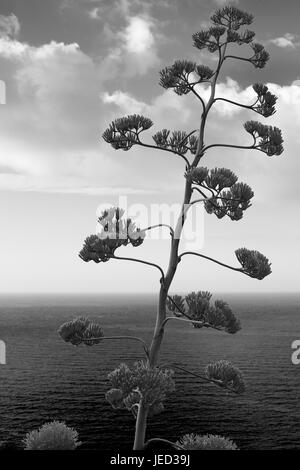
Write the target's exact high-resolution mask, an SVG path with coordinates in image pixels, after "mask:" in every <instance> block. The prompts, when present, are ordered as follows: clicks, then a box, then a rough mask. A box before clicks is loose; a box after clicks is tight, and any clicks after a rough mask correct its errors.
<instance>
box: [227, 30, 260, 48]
mask: <svg viewBox="0 0 300 470" xmlns="http://www.w3.org/2000/svg"><path fill="white" fill-rule="evenodd" d="M254 36H255V33H254V31H249V30H248V29H246V31H244V32H243V33H238V32H237V31H235V30H233V29H228V31H227V39H226V42H228V43H229V42H235V43H237V44H238V45H239V46H241V45H242V44H250V43H251V42H252V41H253V39H254Z"/></svg>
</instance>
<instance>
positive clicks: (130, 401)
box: [106, 361, 175, 415]
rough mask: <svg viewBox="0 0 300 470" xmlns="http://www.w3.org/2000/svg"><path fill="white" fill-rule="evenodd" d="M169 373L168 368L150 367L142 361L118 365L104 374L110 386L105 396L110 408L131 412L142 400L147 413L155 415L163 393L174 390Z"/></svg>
mask: <svg viewBox="0 0 300 470" xmlns="http://www.w3.org/2000/svg"><path fill="white" fill-rule="evenodd" d="M173 374H174V372H173V371H172V370H170V369H161V368H159V367H150V366H149V364H148V362H145V361H139V362H136V363H134V364H133V366H132V367H131V368H130V367H129V366H128V365H127V364H124V363H123V364H120V365H119V367H118V368H117V369H115V370H114V371H113V372H111V373H110V374H109V375H108V379H109V381H110V384H111V387H112V388H111V389H110V390H109V391H108V392H107V393H106V399H107V401H108V402H109V403H110V404H111V405H112V407H113V408H116V409H127V410H129V411H133V412H134V413H136V408H137V405H138V404H139V403H140V401H143V403H144V405H146V406H148V407H149V413H150V415H153V414H157V413H159V412H161V411H162V410H163V401H164V400H165V398H166V396H167V395H168V394H170V393H172V392H173V391H174V390H175V383H174V380H173Z"/></svg>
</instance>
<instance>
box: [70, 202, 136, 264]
mask: <svg viewBox="0 0 300 470" xmlns="http://www.w3.org/2000/svg"><path fill="white" fill-rule="evenodd" d="M123 216H124V211H123V210H122V209H120V208H118V207H112V208H110V209H107V210H105V211H104V212H103V213H102V215H101V216H100V217H99V219H98V222H99V225H100V229H101V230H100V233H99V234H97V235H90V236H89V237H87V238H86V239H85V241H84V245H83V248H82V250H81V251H80V253H79V257H80V258H81V259H82V260H83V261H86V262H88V261H94V262H95V263H100V262H101V261H102V262H106V261H108V260H109V259H110V258H112V257H113V256H114V254H115V251H116V249H117V248H120V247H121V246H127V245H128V244H131V245H132V246H134V247H137V246H140V245H141V244H142V243H143V241H144V239H145V232H143V231H141V230H140V229H139V228H137V227H136V226H135V224H134V223H133V222H132V220H131V219H130V218H129V219H124V218H123Z"/></svg>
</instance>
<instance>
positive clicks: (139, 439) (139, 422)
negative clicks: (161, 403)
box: [133, 400, 148, 450]
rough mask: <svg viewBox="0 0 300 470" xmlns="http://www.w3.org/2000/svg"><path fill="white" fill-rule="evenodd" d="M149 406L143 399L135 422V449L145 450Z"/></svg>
mask: <svg viewBox="0 0 300 470" xmlns="http://www.w3.org/2000/svg"><path fill="white" fill-rule="evenodd" d="M147 414H148V408H147V406H146V405H145V404H144V402H143V400H141V402H140V404H139V409H138V413H137V417H136V423H135V437H134V446H133V450H143V448H144V446H145V435H146V426H147Z"/></svg>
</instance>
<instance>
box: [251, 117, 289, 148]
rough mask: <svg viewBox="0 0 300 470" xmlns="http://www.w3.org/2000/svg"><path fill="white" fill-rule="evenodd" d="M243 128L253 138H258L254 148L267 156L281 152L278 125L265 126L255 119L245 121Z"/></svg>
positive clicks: (281, 141)
mask: <svg viewBox="0 0 300 470" xmlns="http://www.w3.org/2000/svg"><path fill="white" fill-rule="evenodd" d="M244 128H245V130H246V131H247V132H248V133H249V134H251V135H252V136H253V138H254V139H255V140H257V139H259V142H258V144H256V148H258V149H259V150H261V151H262V152H264V153H265V154H267V155H268V156H272V155H280V154H281V153H282V152H283V147H282V143H283V139H282V135H281V130H280V129H278V127H272V126H265V125H264V124H261V123H260V122H257V121H247V122H245V124H244Z"/></svg>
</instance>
